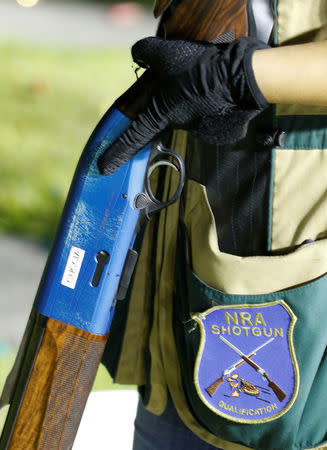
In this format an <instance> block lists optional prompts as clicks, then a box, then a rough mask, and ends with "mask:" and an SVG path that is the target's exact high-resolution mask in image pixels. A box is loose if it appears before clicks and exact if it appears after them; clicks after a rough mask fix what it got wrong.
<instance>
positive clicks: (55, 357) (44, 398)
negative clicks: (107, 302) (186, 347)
mask: <svg viewBox="0 0 327 450" xmlns="http://www.w3.org/2000/svg"><path fill="white" fill-rule="evenodd" d="M246 5H247V0H173V1H172V0H158V1H157V3H156V7H155V14H156V16H159V15H160V14H162V13H163V12H164V11H165V14H164V20H163V23H162V26H163V29H164V30H165V34H166V37H167V38H175V39H188V40H207V41H211V40H213V39H215V38H217V37H218V36H219V35H221V34H224V33H226V32H232V33H233V35H234V37H235V38H237V37H240V36H245V35H246V34H247V14H246ZM170 7H171V8H172V9H171V12H170V11H169V8H170ZM167 8H168V9H167ZM169 12H170V13H169ZM152 85H153V80H151V79H150V77H149V74H148V73H147V72H146V73H145V74H144V75H143V76H142V77H141V78H140V80H139V81H137V82H136V83H135V84H134V85H133V86H132V87H131V88H130V89H129V90H128V91H127V92H126V94H125V95H123V96H122V97H121V98H120V99H119V100H118V102H116V106H117V107H118V108H119V109H120V111H121V112H123V113H124V114H125V115H127V116H128V117H129V118H133V117H135V115H136V114H138V113H139V112H141V111H142V109H143V108H144V106H145V104H146V103H147V99H148V98H149V95H151V86H152ZM36 316H37V320H36V322H35V324H34V327H33V329H32V332H31V333H30V337H29V342H28V344H27V345H26V346H25V347H24V358H23V363H22V365H21V366H20V367H19V376H18V378H17V380H16V384H15V388H14V394H13V396H12V398H11V406H10V409H9V412H8V415H7V419H6V423H5V426H4V429H3V433H2V436H1V440H0V450H6V449H10V450H21V449H24V450H68V449H71V447H72V445H73V441H74V438H75V435H76V433H77V429H78V426H79V423H80V420H81V417H82V413H83V410H84V407H85V403H86V400H87V397H88V395H89V392H90V390H91V387H92V384H93V381H94V377H95V374H96V370H97V368H98V365H99V363H100V360H101V356H102V353H103V350H104V347H105V343H106V340H107V335H104V336H98V335H94V334H91V333H88V332H86V331H83V330H80V329H78V328H75V327H72V326H70V325H66V324H64V323H61V322H58V321H56V320H54V319H47V318H45V317H43V316H41V315H40V314H36Z"/></svg>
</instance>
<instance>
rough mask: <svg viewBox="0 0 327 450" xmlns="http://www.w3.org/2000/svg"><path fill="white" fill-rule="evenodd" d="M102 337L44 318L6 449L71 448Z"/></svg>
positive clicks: (100, 351)
mask: <svg viewBox="0 0 327 450" xmlns="http://www.w3.org/2000/svg"><path fill="white" fill-rule="evenodd" d="M107 339H108V335H105V336H98V335H94V334H92V333H88V332H86V331H83V330H80V329H78V328H75V327H72V326H70V325H66V324H63V323H61V322H58V321H56V320H54V319H48V321H47V325H46V330H45V333H44V336H43V339H42V342H41V346H40V349H39V352H38V354H37V357H36V359H35V362H34V365H33V369H32V372H31V376H30V379H29V382H28V385H27V387H26V390H25V394H24V397H23V400H22V403H21V407H20V410H19V413H18V417H17V420H16V424H15V428H14V431H13V434H12V437H11V440H10V444H9V447H8V448H9V449H10V450H18V449H24V450H59V449H60V450H64V449H65V450H67V449H69V448H71V446H72V443H73V440H74V437H75V434H76V432H77V429H78V425H79V422H80V419H81V416H82V412H83V410H84V407H85V403H86V400H87V397H88V395H89V392H90V390H91V388H92V384H93V380H94V377H95V374H96V370H97V367H98V365H99V363H100V360H101V356H102V353H103V350H104V346H105V343H106V341H107Z"/></svg>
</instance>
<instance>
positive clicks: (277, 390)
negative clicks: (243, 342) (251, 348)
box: [219, 336, 286, 402]
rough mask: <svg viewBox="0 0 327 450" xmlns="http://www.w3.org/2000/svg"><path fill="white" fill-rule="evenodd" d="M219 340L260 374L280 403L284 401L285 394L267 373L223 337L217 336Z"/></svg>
mask: <svg viewBox="0 0 327 450" xmlns="http://www.w3.org/2000/svg"><path fill="white" fill-rule="evenodd" d="M219 339H221V340H222V341H223V342H224V343H225V344H226V345H228V347H230V348H231V349H232V350H234V352H236V353H237V354H238V355H240V357H241V358H242V359H243V360H244V361H245V362H246V363H248V364H249V365H250V366H251V367H252V368H253V369H254V370H256V371H257V372H258V373H260V374H261V375H262V377H263V378H265V379H266V380H267V381H268V386H269V387H270V388H271V389H272V390H273V391H274V393H275V394H276V397H277V398H278V400H279V401H280V402H282V401H283V400H284V399H285V397H286V394H285V392H284V391H283V390H282V389H281V388H280V387H279V386H278V385H277V383H275V382H274V381H272V380H271V379H270V378H269V376H268V374H267V372H266V371H265V370H264V369H263V368H262V367H260V366H259V365H258V364H256V363H255V362H254V361H252V359H250V357H249V356H247V355H245V354H244V353H243V352H242V351H241V350H240V349H238V348H237V347H236V346H235V345H233V344H232V343H231V342H229V341H228V340H227V339H226V338H224V337H223V336H219Z"/></svg>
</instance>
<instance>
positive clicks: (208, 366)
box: [192, 300, 299, 423]
mask: <svg viewBox="0 0 327 450" xmlns="http://www.w3.org/2000/svg"><path fill="white" fill-rule="evenodd" d="M192 318H193V319H194V320H195V321H196V322H197V323H198V324H199V326H200V330H201V343H200V347H199V351H198V355H197V359H196V365H195V373H194V377H195V385H196V389H197V392H198V395H199V396H200V398H201V400H202V401H203V402H204V403H205V404H206V406H207V407H208V408H210V409H211V410H212V411H214V412H215V413H216V414H218V415H220V416H222V417H225V418H227V419H230V420H233V421H235V422H241V423H262V422H269V421H271V420H274V419H277V418H278V417H280V416H281V415H283V414H285V413H286V412H287V411H288V410H289V409H290V408H291V406H292V405H293V403H294V401H295V399H296V396H297V393H298V388H299V370H298V365H297V361H296V356H295V352H294V347H293V329H294V325H295V322H296V316H295V315H294V313H293V312H292V310H291V309H290V307H289V306H288V305H287V304H286V303H285V302H284V301H283V300H278V301H275V302H270V303H264V304H260V305H258V304H256V305H235V306H216V307H213V308H211V309H209V310H208V311H206V312H205V313H200V314H194V315H193V316H192Z"/></svg>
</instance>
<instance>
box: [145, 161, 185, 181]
mask: <svg viewBox="0 0 327 450" xmlns="http://www.w3.org/2000/svg"><path fill="white" fill-rule="evenodd" d="M160 166H169V167H171V168H173V169H174V170H176V172H179V168H178V167H177V166H176V165H175V164H174V163H172V162H171V161H167V160H161V161H157V162H155V163H154V164H151V166H150V167H149V170H148V173H147V178H148V179H149V178H150V177H151V175H152V174H153V172H154V170H155V169H156V168H157V167H160Z"/></svg>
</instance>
